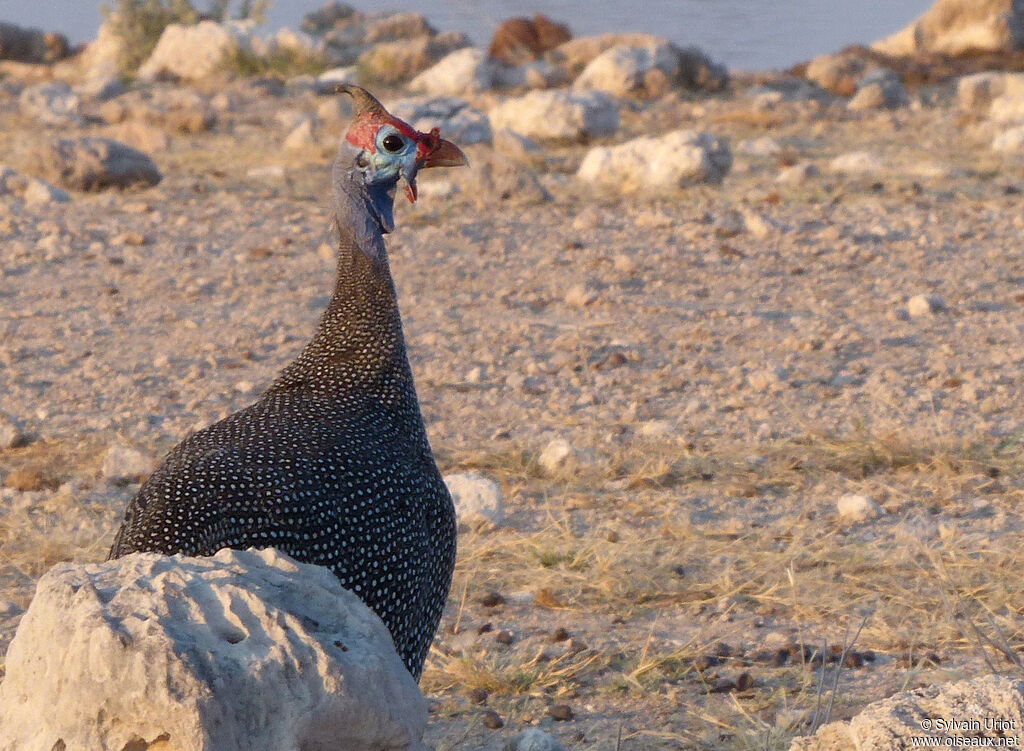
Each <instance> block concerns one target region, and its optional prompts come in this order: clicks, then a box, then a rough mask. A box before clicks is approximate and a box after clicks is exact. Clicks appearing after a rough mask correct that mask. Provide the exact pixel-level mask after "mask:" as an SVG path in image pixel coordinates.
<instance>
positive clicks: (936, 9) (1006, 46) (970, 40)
mask: <svg viewBox="0 0 1024 751" xmlns="http://www.w3.org/2000/svg"><path fill="white" fill-rule="evenodd" d="M871 47H872V49H874V50H876V51H877V52H881V53H883V54H886V55H892V56H893V57H908V56H913V55H919V54H922V53H939V54H944V55H963V54H965V53H969V52H974V51H979V50H985V51H999V50H1004V51H1009V50H1015V49H1021V48H1022V47H1024V5H1022V4H1021V3H1020V2H1018V0H936V2H935V4H934V5H932V7H931V8H929V9H928V10H926V11H925V12H924V14H923V15H922V16H921V17H920V18H918V19H917V20H916V21H914V22H912V23H911V24H910V25H909V26H906V27H905V28H903V29H901V30H900V31H898V32H896V33H895V34H893V35H892V36H889V37H886V38H885V39H882V40H880V41H878V42H875V43H874V44H872V45H871Z"/></svg>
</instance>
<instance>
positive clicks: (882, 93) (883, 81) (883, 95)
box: [846, 68, 909, 111]
mask: <svg viewBox="0 0 1024 751" xmlns="http://www.w3.org/2000/svg"><path fill="white" fill-rule="evenodd" d="M908 101H909V97H908V96H907V90H906V89H905V88H904V87H903V82H902V81H901V80H900V77H899V76H898V75H896V73H894V72H893V71H891V70H887V69H885V68H876V69H875V70H873V71H870V72H869V73H867V74H866V75H865V76H864V77H863V78H861V79H860V82H859V83H858V84H857V93H856V94H854V95H853V98H852V99H850V101H849V102H848V103H847V105H846V106H847V107H849V108H850V109H851V110H854V111H858V110H876V109H896V108H897V107H904V106H906V104H907V102H908Z"/></svg>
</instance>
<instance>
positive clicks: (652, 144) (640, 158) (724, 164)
mask: <svg viewBox="0 0 1024 751" xmlns="http://www.w3.org/2000/svg"><path fill="white" fill-rule="evenodd" d="M730 167H732V153H731V152H730V151H729V145H728V143H727V142H726V141H725V140H724V139H720V138H717V137H715V136H713V135H712V134H710V133H703V132H700V131H696V130H675V131H672V132H671V133H669V134H667V135H664V136H662V137H660V138H647V137H642V138H635V139H633V140H632V141H627V142H626V143H624V144H621V145H619V146H607V147H605V146H601V147H597V148H593V149H591V150H590V151H589V152H587V155H586V156H585V157H583V163H582V164H581V165H580V168H579V170H578V171H577V173H576V175H577V177H579V178H580V179H581V180H584V181H586V182H589V183H595V184H599V185H606V186H609V187H615V188H618V189H619V190H622V191H627V192H628V191H635V190H660V189H671V188H682V187H686V186H687V185H694V184H696V183H717V182H721V180H722V178H723V177H725V175H726V174H727V173H728V172H729V169H730Z"/></svg>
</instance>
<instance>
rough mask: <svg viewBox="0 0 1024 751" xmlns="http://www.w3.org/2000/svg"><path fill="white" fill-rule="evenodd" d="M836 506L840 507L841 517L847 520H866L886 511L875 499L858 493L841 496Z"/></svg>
mask: <svg viewBox="0 0 1024 751" xmlns="http://www.w3.org/2000/svg"><path fill="white" fill-rule="evenodd" d="M836 508H837V509H839V518H840V519H842V520H843V521H847V522H864V521H867V520H869V519H874V518H876V517H878V516H881V515H882V514H884V513H885V511H884V510H882V507H881V506H879V505H878V504H877V503H875V502H874V501H873V500H871V499H870V498H868V497H867V496H866V495H860V494H858V493H847V494H846V495H844V496H843V497H841V498H840V499H839V500H838V501H836Z"/></svg>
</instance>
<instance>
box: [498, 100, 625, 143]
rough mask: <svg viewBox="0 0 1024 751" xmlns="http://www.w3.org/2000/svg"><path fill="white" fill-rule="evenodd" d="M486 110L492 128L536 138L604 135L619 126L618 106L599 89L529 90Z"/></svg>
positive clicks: (555, 138) (577, 138) (548, 138)
mask: <svg viewBox="0 0 1024 751" xmlns="http://www.w3.org/2000/svg"><path fill="white" fill-rule="evenodd" d="M488 114H489V115H490V118H491V127H492V128H495V129H498V128H508V129H509V130H513V131H515V132H516V133H519V134H521V135H524V136H527V137H529V138H535V139H537V140H569V141H575V140H579V139H580V138H594V137H600V136H607V135H610V134H612V133H614V132H615V131H616V130H618V127H619V110H618V107H616V105H615V102H613V101H612V100H611V99H609V98H608V96H606V95H605V94H603V93H601V92H599V91H587V92H582V91H576V92H569V91H561V90H550V91H547V90H545V91H531V92H530V93H529V94H526V95H525V96H522V97H518V98H515V99H508V100H506V101H505V102H502V103H501V104H499V105H497V106H496V107H494V108H493V109H491V111H490V112H489V113H488Z"/></svg>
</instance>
